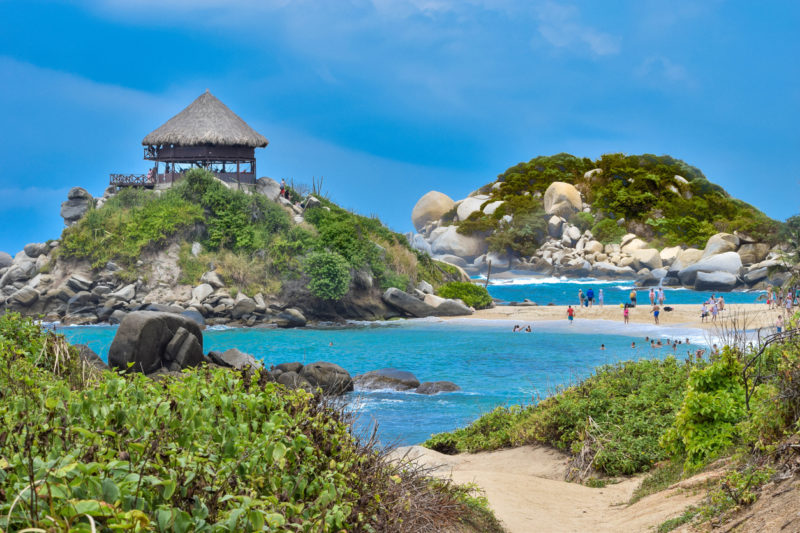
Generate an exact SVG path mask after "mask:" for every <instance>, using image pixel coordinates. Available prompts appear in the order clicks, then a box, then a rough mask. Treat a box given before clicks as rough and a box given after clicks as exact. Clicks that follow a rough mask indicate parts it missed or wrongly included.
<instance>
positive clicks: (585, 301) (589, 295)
mask: <svg viewBox="0 0 800 533" xmlns="http://www.w3.org/2000/svg"><path fill="white" fill-rule="evenodd" d="M594 298H595V295H594V289H593V288H591V287H589V288H588V289H586V293H585V294H584V292H583V289H578V302H580V306H581V307H592V306H593V305H594ZM597 305H599V306H600V307H603V289H600V290H598V291H597Z"/></svg>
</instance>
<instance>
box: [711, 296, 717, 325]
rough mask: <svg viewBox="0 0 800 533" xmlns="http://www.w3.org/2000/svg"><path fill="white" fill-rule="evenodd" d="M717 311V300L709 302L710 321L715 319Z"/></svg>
mask: <svg viewBox="0 0 800 533" xmlns="http://www.w3.org/2000/svg"><path fill="white" fill-rule="evenodd" d="M717 313H719V308H718V307H717V301H716V300H714V301H712V302H711V322H716V321H717Z"/></svg>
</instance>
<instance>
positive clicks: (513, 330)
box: [511, 324, 533, 333]
mask: <svg viewBox="0 0 800 533" xmlns="http://www.w3.org/2000/svg"><path fill="white" fill-rule="evenodd" d="M518 331H524V332H525V333H530V332H531V331H533V330H532V329H531V325H530V324H528V326H527V327H522V326H520V325H519V324H515V325H514V329H512V330H511V333H516V332H518Z"/></svg>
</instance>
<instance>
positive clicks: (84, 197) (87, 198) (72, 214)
mask: <svg viewBox="0 0 800 533" xmlns="http://www.w3.org/2000/svg"><path fill="white" fill-rule="evenodd" d="M93 201H94V199H93V198H92V195H91V194H89V192H88V191H87V190H86V189H83V188H81V187H73V188H72V189H70V190H69V192H68V193H67V201H66V202H64V203H62V204H61V218H63V219H64V224H66V225H67V226H71V225H72V224H74V223H75V222H77V221H78V220H80V218H81V217H82V216H83V215H85V214H86V212H87V211H88V210H89V208H90V207H91V206H92V204H93Z"/></svg>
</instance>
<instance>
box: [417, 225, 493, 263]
mask: <svg viewBox="0 0 800 533" xmlns="http://www.w3.org/2000/svg"><path fill="white" fill-rule="evenodd" d="M437 232H438V233H437ZM434 233H435V234H436V236H435V238H433V236H432V242H431V251H432V252H433V253H434V254H439V255H455V256H458V257H462V258H464V259H473V258H475V257H478V256H479V255H481V254H484V253H486V250H487V249H488V244H487V243H486V240H485V239H482V238H480V237H476V236H473V235H462V234H460V233H458V231H457V228H456V226H447V227H446V228H439V229H437V230H435V231H434Z"/></svg>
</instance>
